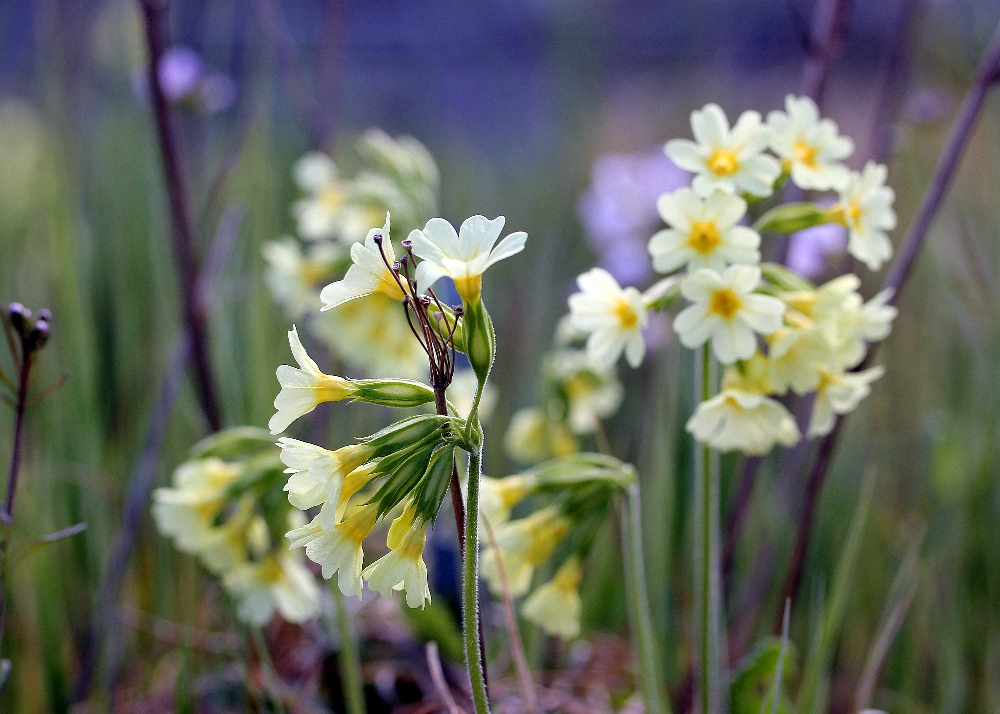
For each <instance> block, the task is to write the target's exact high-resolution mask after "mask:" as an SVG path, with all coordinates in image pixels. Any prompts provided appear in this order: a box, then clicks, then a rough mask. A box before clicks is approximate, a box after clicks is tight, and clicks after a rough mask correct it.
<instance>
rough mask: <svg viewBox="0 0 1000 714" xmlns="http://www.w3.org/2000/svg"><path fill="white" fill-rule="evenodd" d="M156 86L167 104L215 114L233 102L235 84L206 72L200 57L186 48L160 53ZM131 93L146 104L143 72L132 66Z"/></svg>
mask: <svg viewBox="0 0 1000 714" xmlns="http://www.w3.org/2000/svg"><path fill="white" fill-rule="evenodd" d="M157 75H158V77H159V80H160V87H161V88H162V89H163V95H164V96H165V97H166V98H167V101H168V102H170V103H171V104H173V105H174V106H177V107H182V108H187V109H195V110H197V111H200V112H202V113H203V114H215V113H217V112H220V111H222V110H224V109H227V108H228V107H230V106H231V105H232V104H233V102H234V101H236V85H235V84H234V83H233V80H232V79H230V78H229V77H227V76H226V75H224V74H221V73H219V72H210V71H209V70H208V67H206V66H205V63H204V62H203V61H202V59H201V56H200V55H199V54H198V53H197V52H195V51H194V50H192V49H191V48H190V47H172V48H170V49H169V50H167V51H166V52H164V53H163V57H162V58H161V59H160V66H159V67H158V68H157ZM132 85H133V89H134V90H135V94H136V96H137V97H139V99H141V100H142V101H144V102H148V101H149V85H148V82H147V80H146V73H145V70H144V69H143V68H141V67H136V69H135V71H134V72H133V75H132Z"/></svg>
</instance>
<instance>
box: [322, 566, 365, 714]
mask: <svg viewBox="0 0 1000 714" xmlns="http://www.w3.org/2000/svg"><path fill="white" fill-rule="evenodd" d="M331 582H332V581H331ZM330 591H331V592H332V593H333V602H334V604H335V605H336V607H337V629H338V630H339V631H340V681H341V684H342V686H343V687H344V704H345V706H346V707H347V714H365V711H366V709H365V687H364V682H363V681H362V679H361V657H360V656H359V655H358V640H357V638H356V637H355V636H354V630H353V629H352V628H351V615H350V613H349V612H347V608H346V607H345V606H344V594H343V593H342V592H340V588H339V587H335V586H332V587H331V588H330Z"/></svg>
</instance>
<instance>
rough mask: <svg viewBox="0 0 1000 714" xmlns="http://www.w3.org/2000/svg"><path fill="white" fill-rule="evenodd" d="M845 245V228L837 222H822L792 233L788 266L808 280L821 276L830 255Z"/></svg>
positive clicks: (842, 248)
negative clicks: (819, 224)
mask: <svg viewBox="0 0 1000 714" xmlns="http://www.w3.org/2000/svg"><path fill="white" fill-rule="evenodd" d="M846 246H847V230H846V229H845V228H844V226H842V225H839V224H837V223H824V224H823V225H821V226H816V227H814V228H807V229H805V230H804V231H799V232H798V233H794V234H792V237H791V242H790V243H789V245H788V267H789V268H791V269H792V270H793V271H795V272H796V273H798V274H799V275H801V276H803V277H805V278H809V279H810V280H812V279H815V278H818V277H819V276H821V275H822V274H823V273H824V272H825V271H826V268H827V262H828V258H829V256H830V255H834V254H838V253H842V252H843V251H844V248H845V247H846Z"/></svg>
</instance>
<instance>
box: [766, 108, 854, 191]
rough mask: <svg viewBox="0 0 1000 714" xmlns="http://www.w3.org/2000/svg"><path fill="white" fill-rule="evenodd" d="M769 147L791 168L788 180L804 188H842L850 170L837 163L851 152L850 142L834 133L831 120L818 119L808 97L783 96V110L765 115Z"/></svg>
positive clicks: (817, 112)
mask: <svg viewBox="0 0 1000 714" xmlns="http://www.w3.org/2000/svg"><path fill="white" fill-rule="evenodd" d="M767 128H768V131H769V132H770V142H771V149H772V150H773V151H774V153H776V154H777V155H778V156H779V157H781V158H782V159H783V160H784V161H785V163H786V165H787V166H788V167H789V168H790V170H791V175H792V181H794V182H795V185H797V186H799V187H800V188H804V189H807V190H808V189H813V190H817V191H826V190H828V189H839V188H842V187H843V186H844V185H845V184H846V183H847V182H848V181H849V180H850V176H851V172H850V171H849V170H848V168H847V167H846V166H844V165H843V164H841V163H840V162H841V161H843V160H844V159H846V158H847V157H848V156H850V155H851V154H852V153H854V142H853V141H851V140H850V139H849V138H847V137H845V136H840V135H839V134H838V133H837V125H836V123H834V122H833V120H831V119H820V116H819V109H818V108H817V107H816V103H815V102H814V101H813V100H812V99H810V98H809V97H795V96H793V95H791V94H789V95H788V96H787V97H785V111H784V112H781V111H773V112H771V113H770V114H768V115H767Z"/></svg>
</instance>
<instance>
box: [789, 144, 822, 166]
mask: <svg viewBox="0 0 1000 714" xmlns="http://www.w3.org/2000/svg"><path fill="white" fill-rule="evenodd" d="M792 154H793V155H794V156H795V160H796V161H798V162H799V163H802V164H805V165H806V166H808V167H809V168H811V169H814V168H816V148H815V147H813V146H810V145H809V144H807V143H806V142H805V141H803V140H802V139H799V140H798V141H796V142H795V146H794V147H793V148H792Z"/></svg>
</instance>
